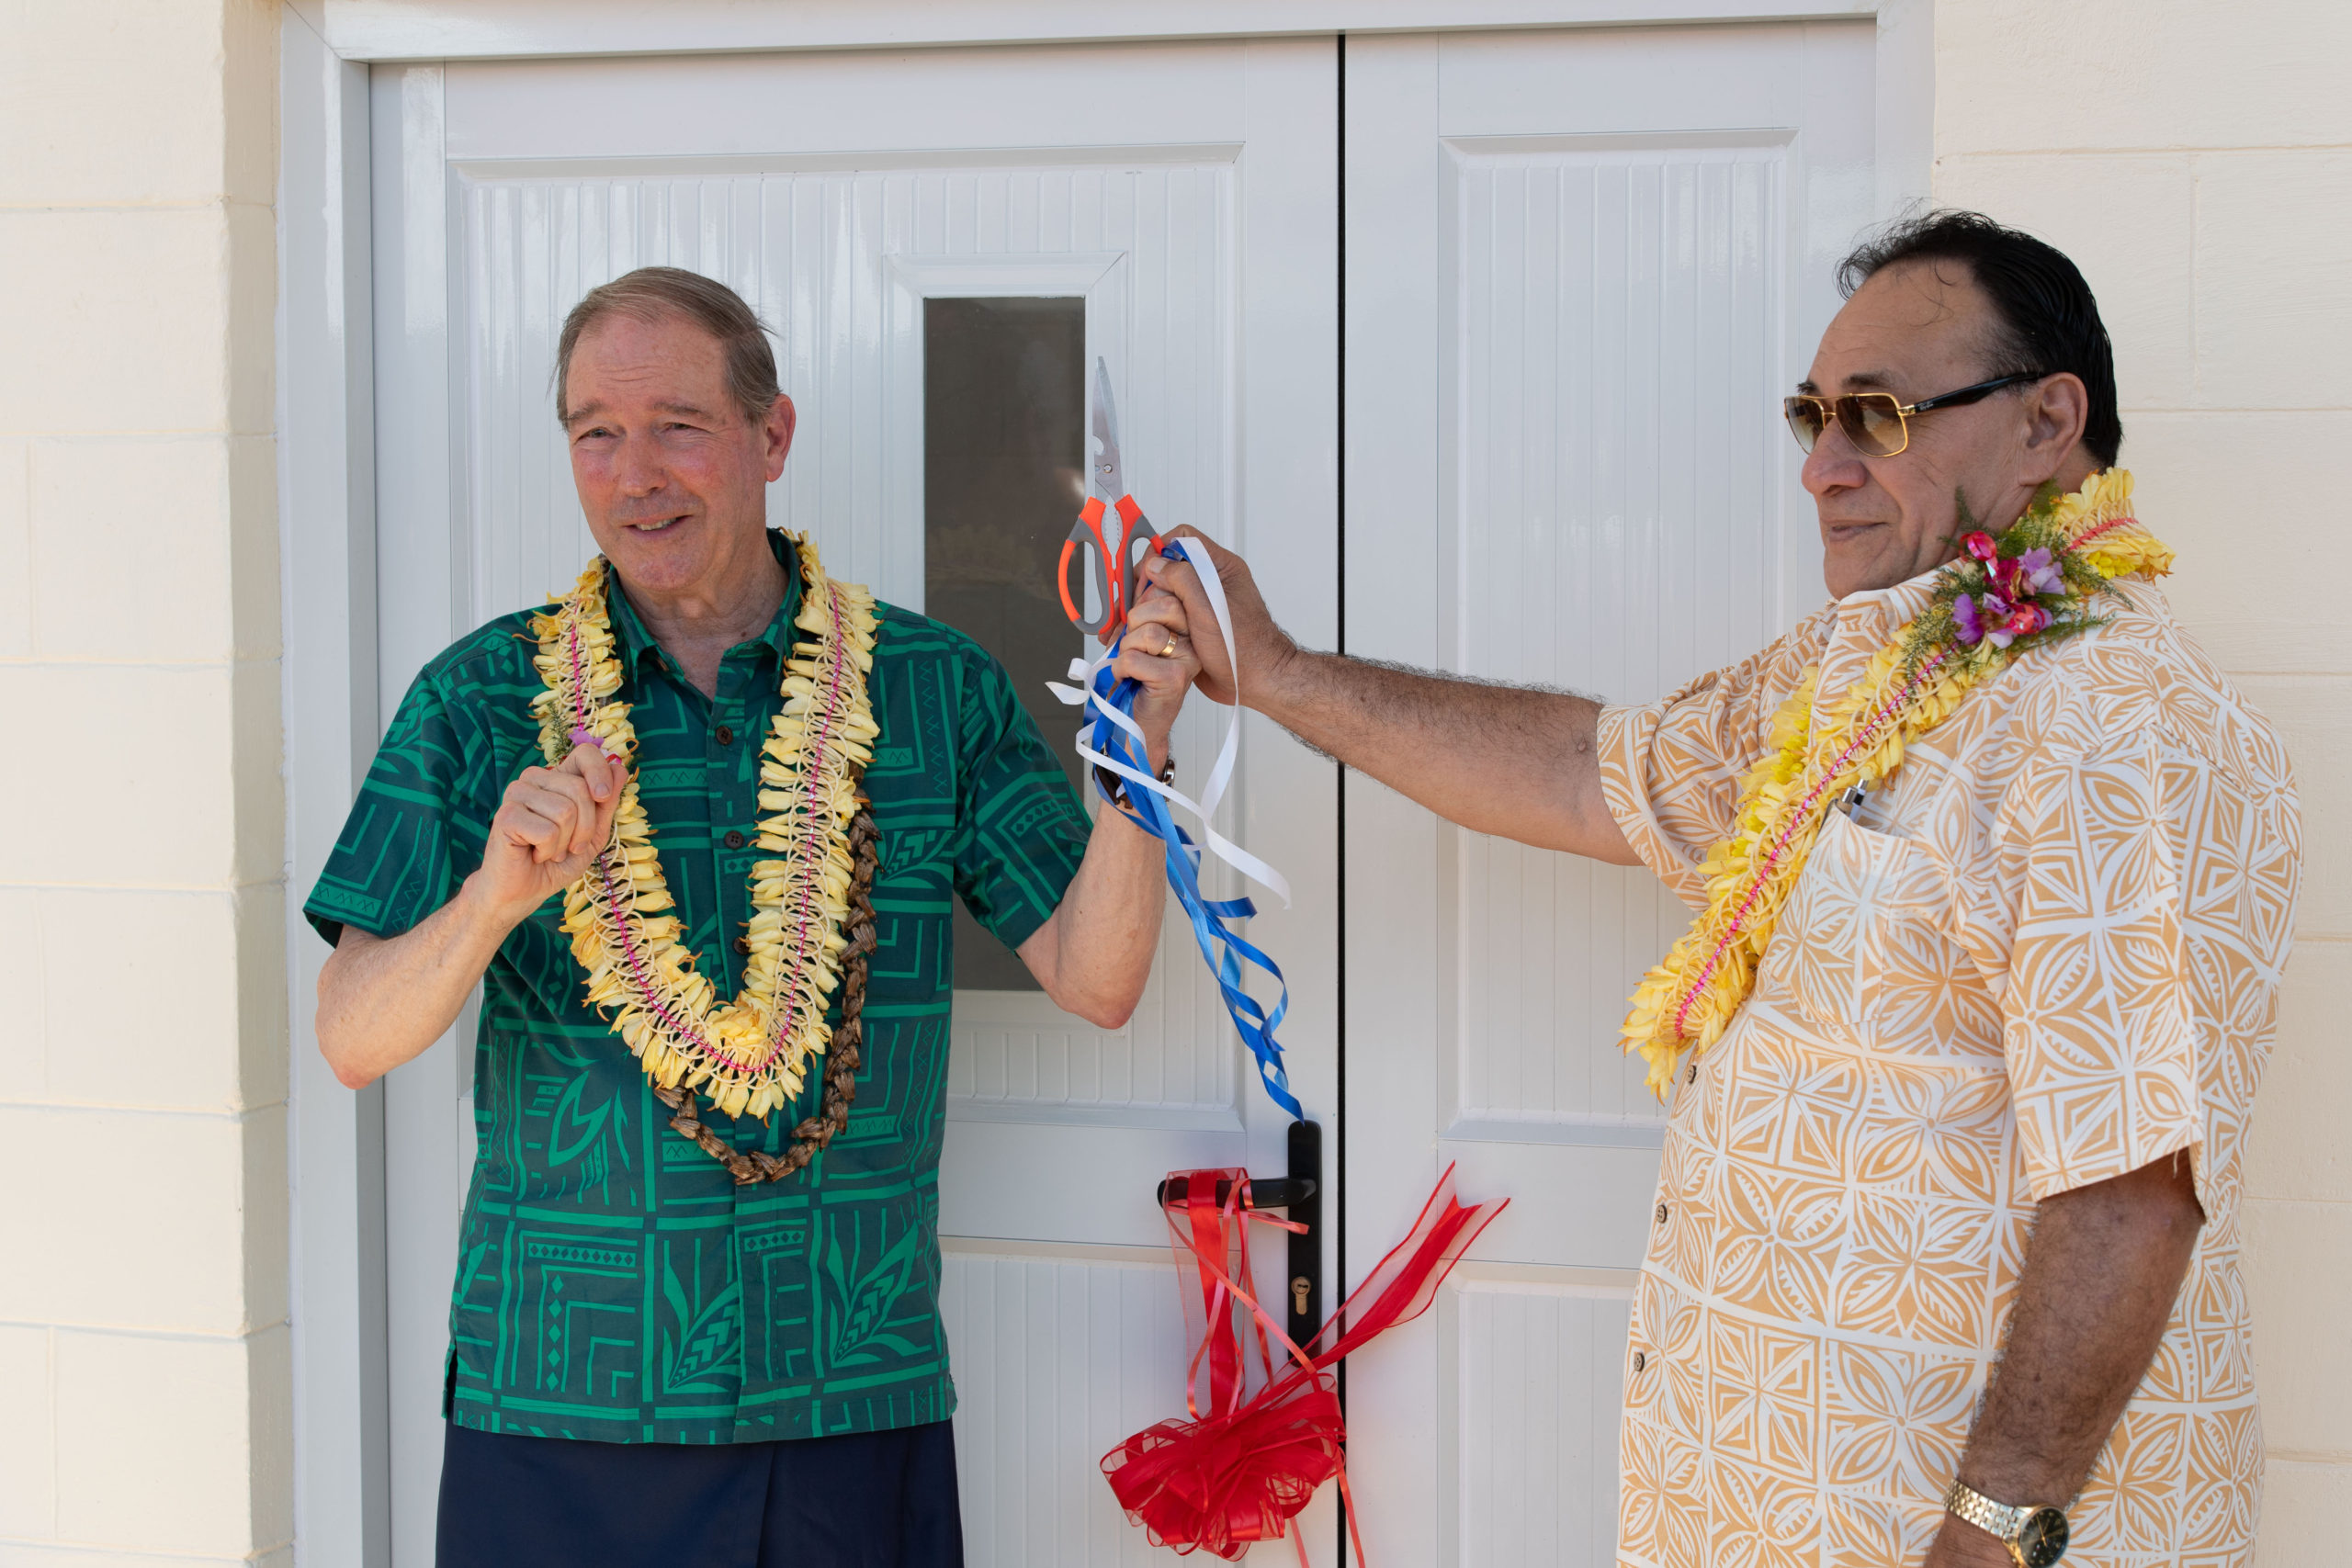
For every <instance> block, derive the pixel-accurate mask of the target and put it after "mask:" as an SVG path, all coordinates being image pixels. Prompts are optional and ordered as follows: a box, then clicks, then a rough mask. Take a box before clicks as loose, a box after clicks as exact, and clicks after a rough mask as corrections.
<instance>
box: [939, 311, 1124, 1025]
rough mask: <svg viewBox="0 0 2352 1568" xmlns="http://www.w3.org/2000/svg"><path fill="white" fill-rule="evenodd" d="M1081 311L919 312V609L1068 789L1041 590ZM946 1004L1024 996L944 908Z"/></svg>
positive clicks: (1070, 449) (1061, 473)
mask: <svg viewBox="0 0 2352 1568" xmlns="http://www.w3.org/2000/svg"><path fill="white" fill-rule="evenodd" d="M1085 426H1086V301H1085V299H1083V298H1076V297H1073V298H1068V299H1031V298H1019V299H929V300H925V301H924V304H923V607H924V609H925V610H926V612H927V613H929V614H930V615H931V616H932V617H933V619H935V620H940V621H944V622H946V623H947V624H948V625H949V626H954V627H955V628H956V630H958V631H961V632H964V633H966V634H967V635H968V636H969V637H972V638H973V639H975V640H976V641H978V643H979V645H980V646H981V647H982V648H985V649H988V650H989V652H990V653H992V654H994V655H995V656H996V657H997V659H998V660H999V661H1000V662H1001V663H1002V664H1003V665H1004V667H1005V669H1006V671H1008V672H1010V673H1011V675H1012V688H1013V690H1014V691H1015V692H1017V693H1019V694H1020V696H1021V704H1022V705H1023V707H1024V708H1026V709H1027V710H1028V712H1029V716H1031V717H1032V718H1034V719H1035V720H1036V721H1037V727H1038V728H1040V729H1041V730H1043V731H1044V732H1045V735H1046V740H1047V742H1048V743H1049V744H1051V745H1052V747H1053V748H1054V750H1055V751H1056V752H1057V754H1059V756H1060V757H1061V760H1062V765H1063V766H1064V767H1065V768H1067V769H1069V774H1070V780H1071V782H1072V783H1073V784H1077V783H1079V782H1080V781H1079V770H1078V759H1077V755H1076V753H1075V752H1074V751H1072V750H1071V749H1070V745H1069V738H1070V735H1071V733H1072V732H1073V731H1074V730H1075V729H1076V728H1077V727H1078V726H1077V721H1076V719H1075V717H1074V714H1075V711H1076V710H1074V709H1071V708H1067V707H1064V706H1063V705H1061V704H1060V703H1058V702H1057V701H1056V700H1055V698H1054V695H1053V694H1052V693H1050V692H1048V691H1046V682H1047V681H1063V680H1067V679H1068V677H1069V661H1070V660H1071V658H1072V657H1073V656H1075V655H1077V654H1079V653H1080V652H1082V651H1084V649H1085V638H1084V637H1083V636H1082V635H1081V634H1080V632H1079V631H1078V629H1077V628H1076V627H1074V626H1071V625H1070V624H1069V620H1068V619H1067V618H1066V617H1065V616H1064V615H1063V614H1062V608H1061V601H1060V597H1059V595H1058V594H1057V592H1056V590H1055V587H1054V573H1055V570H1056V567H1057V563H1058V562H1059V560H1060V557H1061V547H1062V541H1063V540H1064V539H1065V538H1067V537H1068V536H1069V525H1070V523H1071V521H1072V520H1073V519H1074V518H1075V517H1076V516H1077V515H1078V509H1079V507H1080V505H1082V504H1083V503H1084V502H1085V499H1086V479H1085V474H1086V441H1085ZM956 988H957V989H959V990H983V991H1034V990H1035V989H1037V988H1038V987H1037V983H1036V981H1035V979H1033V978H1032V977H1031V976H1030V974H1029V971H1028V968H1027V966H1026V965H1024V964H1023V963H1022V962H1021V960H1020V958H1019V956H1018V955H1016V954H1015V953H1012V951H1011V950H1009V949H1007V948H1006V947H1005V946H1004V944H1003V943H1001V942H998V941H997V940H996V939H995V938H994V937H992V936H990V935H989V933H988V932H987V931H984V930H983V929H981V927H980V925H979V923H978V921H976V920H974V919H972V917H971V916H970V915H969V914H968V913H967V912H966V910H965V908H964V907H963V905H962V904H961V903H958V904H957V905H956Z"/></svg>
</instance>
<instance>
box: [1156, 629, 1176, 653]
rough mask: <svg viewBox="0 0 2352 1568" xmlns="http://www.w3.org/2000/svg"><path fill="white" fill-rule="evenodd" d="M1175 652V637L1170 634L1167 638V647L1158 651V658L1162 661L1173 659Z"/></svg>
mask: <svg viewBox="0 0 2352 1568" xmlns="http://www.w3.org/2000/svg"><path fill="white" fill-rule="evenodd" d="M1175 652H1176V637H1175V635H1174V634H1173V633H1170V636H1169V638H1168V646H1167V647H1166V648H1163V649H1160V650H1159V657H1160V658H1162V659H1169V658H1172V657H1174V655H1175Z"/></svg>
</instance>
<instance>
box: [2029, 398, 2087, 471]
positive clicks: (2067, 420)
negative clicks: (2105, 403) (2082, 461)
mask: <svg viewBox="0 0 2352 1568" xmlns="http://www.w3.org/2000/svg"><path fill="white" fill-rule="evenodd" d="M2025 412H2026V424H2025V457H2026V463H2027V467H2028V468H2030V470H2031V471H2032V474H2033V479H2034V482H2035V483H2036V484H2040V483H2041V482H2042V481H2043V480H2045V479H2051V478H2052V477H2054V476H2055V475H2056V474H2057V472H2058V470H2059V469H2060V468H2064V466H2065V462H2066V459H2067V457H2068V456H2069V455H2071V454H2072V453H2073V452H2074V450H2075V446H2078V445H2079V444H2080V443H2081V441H2082V439H2083V427H2084V426H2085V425H2086V424H2088V423H2090V416H2091V394H2090V389H2089V388H2087V387H2086V386H2084V385H2083V378H2081V377H2079V376H2077V375H2075V373H2074V372H2072V371H2070V370H2064V371H2060V372H2059V373H2058V374H2057V375H2055V376H2052V377H2049V378H2046V379H2044V380H2042V381H2041V382H2039V383H2037V384H2036V385H2035V386H2034V387H2033V388H2032V389H2031V390H2030V391H2029V392H2028V393H2027V395H2026V409H2025Z"/></svg>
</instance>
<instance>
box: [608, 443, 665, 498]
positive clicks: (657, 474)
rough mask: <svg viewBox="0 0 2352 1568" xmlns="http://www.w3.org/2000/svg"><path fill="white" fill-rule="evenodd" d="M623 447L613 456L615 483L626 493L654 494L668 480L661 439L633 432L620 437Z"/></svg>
mask: <svg viewBox="0 0 2352 1568" xmlns="http://www.w3.org/2000/svg"><path fill="white" fill-rule="evenodd" d="M620 448H621V449H620V451H619V452H618V453H617V454H616V455H615V457H614V459H613V482H614V483H616V485H618V486H619V487H620V489H621V492H622V493H623V494H625V495H632V496H644V495H651V494H652V493H653V492H654V491H657V490H660V489H661V488H662V486H663V485H664V484H666V483H667V482H668V481H669V470H668V468H667V467H666V466H665V465H664V464H663V463H662V446H661V443H660V442H658V441H655V440H654V439H653V438H652V437H651V436H650V435H643V434H638V433H637V432H634V431H632V432H630V433H629V434H628V435H626V436H623V437H622V438H621V444H620Z"/></svg>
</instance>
